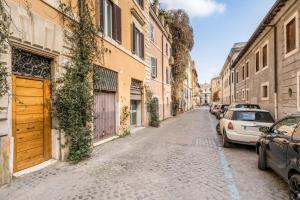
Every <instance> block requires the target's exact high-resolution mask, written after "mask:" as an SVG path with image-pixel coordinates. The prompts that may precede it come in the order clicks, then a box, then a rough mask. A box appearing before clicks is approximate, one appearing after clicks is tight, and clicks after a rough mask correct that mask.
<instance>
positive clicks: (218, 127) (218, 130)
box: [216, 123, 221, 135]
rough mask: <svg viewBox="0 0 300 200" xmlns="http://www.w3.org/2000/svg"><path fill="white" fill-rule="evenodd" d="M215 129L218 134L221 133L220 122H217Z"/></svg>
mask: <svg viewBox="0 0 300 200" xmlns="http://www.w3.org/2000/svg"><path fill="white" fill-rule="evenodd" d="M216 131H217V133H218V135H221V130H220V123H218V124H217V126H216Z"/></svg>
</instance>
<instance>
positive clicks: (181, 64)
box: [160, 10, 194, 115]
mask: <svg viewBox="0 0 300 200" xmlns="http://www.w3.org/2000/svg"><path fill="white" fill-rule="evenodd" d="M160 14H161V15H163V16H164V17H165V19H166V23H167V24H168V26H169V28H170V32H171V35H172V39H173V41H176V42H173V43H172V56H173V57H174V65H173V66H172V77H173V81H172V103H173V114H174V115H176V114H177V112H178V108H179V106H180V100H181V98H182V95H183V93H182V91H183V82H184V80H185V79H186V67H187V66H188V62H189V58H190V50H191V49H192V48H193V46H194V34H193V28H192V26H191V24H190V20H189V16H188V14H187V13H186V12H185V11H184V10H171V11H165V10H161V11H160Z"/></svg>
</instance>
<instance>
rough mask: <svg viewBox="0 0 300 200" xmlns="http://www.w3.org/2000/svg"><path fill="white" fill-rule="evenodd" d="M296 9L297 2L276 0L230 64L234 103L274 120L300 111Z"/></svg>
mask: <svg viewBox="0 0 300 200" xmlns="http://www.w3.org/2000/svg"><path fill="white" fill-rule="evenodd" d="M299 11H300V2H299V1H296V0H277V1H276V2H275V4H274V6H273V7H272V8H271V10H270V11H269V13H268V14H267V15H266V17H265V18H264V19H263V21H262V22H261V24H260V25H259V27H257V29H256V31H255V32H254V33H253V35H252V37H251V38H250V40H249V41H248V43H247V45H246V46H245V48H244V49H243V51H242V52H241V54H240V55H239V57H238V58H237V59H236V61H235V62H234V63H233V65H232V67H233V69H234V73H235V75H236V78H235V85H236V91H235V93H236V97H237V102H249V103H255V104H259V105H260V106H261V107H262V108H263V109H266V110H269V111H270V112H271V113H272V114H273V116H274V117H275V118H276V119H278V118H282V117H284V116H286V115H287V114H289V113H295V112H297V111H300V109H299V108H300V104H299V102H300V95H299V94H300V89H299V88H300V87H299V82H300V81H299V80H300V77H299V74H300V72H299V71H300V68H299V59H300V53H299V42H300V41H299Z"/></svg>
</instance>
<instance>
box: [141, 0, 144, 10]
mask: <svg viewBox="0 0 300 200" xmlns="http://www.w3.org/2000/svg"><path fill="white" fill-rule="evenodd" d="M140 6H141V8H142V9H144V0H140Z"/></svg>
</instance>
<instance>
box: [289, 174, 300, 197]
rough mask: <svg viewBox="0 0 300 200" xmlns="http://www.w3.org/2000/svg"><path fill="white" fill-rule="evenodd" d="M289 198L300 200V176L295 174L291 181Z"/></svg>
mask: <svg viewBox="0 0 300 200" xmlns="http://www.w3.org/2000/svg"><path fill="white" fill-rule="evenodd" d="M289 196H290V199H291V200H294V199H295V200H296V199H299V198H300V175H299V174H295V175H293V176H292V177H291V178H290V179H289Z"/></svg>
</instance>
